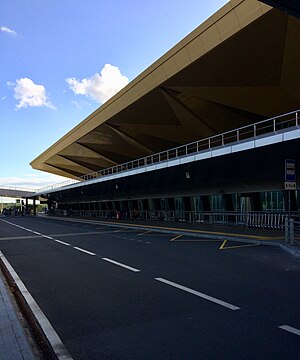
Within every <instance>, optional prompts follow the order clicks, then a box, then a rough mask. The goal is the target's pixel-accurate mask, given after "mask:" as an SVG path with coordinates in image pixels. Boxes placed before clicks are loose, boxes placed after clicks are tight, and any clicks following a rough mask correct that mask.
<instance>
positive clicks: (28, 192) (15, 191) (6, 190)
mask: <svg viewBox="0 0 300 360" xmlns="http://www.w3.org/2000/svg"><path fill="white" fill-rule="evenodd" d="M35 193H36V191H35V190H33V189H28V188H18V187H12V186H2V185H0V196H2V197H11V198H27V197H32V196H33V195H34V194H35Z"/></svg>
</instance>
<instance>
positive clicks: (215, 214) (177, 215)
mask: <svg viewBox="0 0 300 360" xmlns="http://www.w3.org/2000/svg"><path fill="white" fill-rule="evenodd" d="M52 214H53V215H59V216H74V217H89V218H101V219H115V220H145V221H167V222H186V223H191V224H210V225H221V226H239V227H248V228H259V229H270V230H280V231H283V230H284V229H285V228H286V219H287V218H288V214H287V213H285V212H263V211H262V212H237V211H205V212H198V211H197V212H194V211H183V210H174V211H171V210H169V211H166V210H155V211H149V210H131V211H127V210H126V211H124V210H123V211H118V210H66V209H55V210H54V211H53V212H52ZM292 215H293V217H294V218H296V219H299V218H300V213H299V212H295V213H292ZM295 224H298V225H297V226H298V227H297V229H298V232H297V234H298V235H297V236H298V237H299V239H300V222H299V223H296V222H295ZM295 228H296V225H295Z"/></svg>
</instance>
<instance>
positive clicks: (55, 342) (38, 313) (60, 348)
mask: <svg viewBox="0 0 300 360" xmlns="http://www.w3.org/2000/svg"><path fill="white" fill-rule="evenodd" d="M0 258H1V261H2V262H3V263H4V265H5V267H6V269H7V271H8V272H9V273H10V275H11V277H12V279H13V281H14V283H15V285H16V286H17V288H18V290H19V291H20V293H21V294H22V296H23V297H24V299H25V302H26V303H27V305H28V306H29V308H30V310H31V312H32V313H33V316H34V318H35V320H36V321H35V322H36V323H37V324H38V326H39V328H40V329H41V331H42V332H43V333H44V335H45V337H46V338H47V340H48V341H49V344H50V346H51V347H52V349H53V351H54V353H55V355H56V357H57V359H59V360H72V359H73V358H72V357H71V355H70V354H69V352H68V350H67V349H66V348H65V346H64V344H63V343H62V341H61V339H60V337H59V336H58V334H57V332H56V331H55V330H54V328H53V327H52V325H51V323H50V322H49V320H48V319H47V317H46V315H45V314H44V313H43V311H42V310H41V308H40V307H39V306H38V304H37V303H36V302H35V300H34V299H33V297H32V296H31V294H30V293H29V291H28V290H27V288H26V287H25V285H24V283H23V282H22V280H21V279H20V278H19V276H18V274H17V273H16V272H15V270H14V268H13V267H12V266H11V265H10V263H9V262H8V260H7V259H6V257H5V256H4V255H3V254H2V252H1V251H0Z"/></svg>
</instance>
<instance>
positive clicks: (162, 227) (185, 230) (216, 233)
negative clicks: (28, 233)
mask: <svg viewBox="0 0 300 360" xmlns="http://www.w3.org/2000/svg"><path fill="white" fill-rule="evenodd" d="M64 220H65V219H64ZM100 222H101V223H102V224H108V225H109V224H118V225H120V223H117V222H113V221H112V222H105V221H100ZM123 225H124V226H127V228H128V226H129V227H136V228H139V227H144V228H149V229H162V230H173V231H174V230H176V231H182V232H189V233H196V234H212V235H228V236H233V237H240V236H241V235H242V236H243V237H244V238H249V239H257V240H270V239H272V237H270V236H258V235H249V234H240V233H225V232H220V231H209V230H194V229H182V228H174V227H164V226H153V225H139V224H128V223H123Z"/></svg>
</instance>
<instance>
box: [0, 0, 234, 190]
mask: <svg viewBox="0 0 300 360" xmlns="http://www.w3.org/2000/svg"><path fill="white" fill-rule="evenodd" d="M226 2H227V1H226V0H210V1H205V0H185V1H174V0H152V1H148V0H147V1H146V0H140V1H138V0H84V1H82V0H9V1H1V2H0V51H1V56H0V137H1V151H0V165H1V166H0V185H10V186H23V187H36V188H38V187H42V186H45V185H48V184H49V183H55V182H59V181H62V180H63V178H59V177H56V176H54V175H51V174H47V173H44V172H40V171H36V170H33V169H32V168H31V166H30V165H29V163H30V161H32V160H33V159H34V158H35V157H37V156H38V155H39V154H41V153H42V152H43V151H44V150H46V149H47V148H48V147H49V146H50V145H52V144H53V143H54V142H55V141H57V140H58V139H59V138H60V137H61V136H63V135H64V134H65V133H66V132H67V131H68V130H70V129H71V128H73V127H74V126H75V125H77V124H78V123H79V122H80V121H82V120H83V119H84V118H85V117H87V116H88V115H89V114H90V113H91V112H92V111H94V110H95V109H97V108H98V107H99V106H100V105H101V103H103V102H104V101H106V100H107V99H108V98H109V96H111V95H112V94H114V93H115V92H116V91H118V90H119V89H120V88H122V87H123V86H124V85H126V84H127V82H128V81H131V80H133V79H134V78H135V77H136V76H137V75H138V74H140V73H141V72H142V71H143V70H145V69H146V68H147V67H148V66H149V65H151V64H152V63H153V62H154V61H155V60H156V59H158V58H159V57H160V56H162V55H163V54H164V53H165V52H166V51H167V50H169V49H170V48H171V47H173V46H174V45H175V44H176V43H177V42H178V41H180V40H181V39H182V38H184V37H185V36H186V35H187V34H188V33H190V32H191V31H192V30H193V29H194V28H196V27H197V26H198V25H200V24H201V23H202V22H203V21H204V20H205V19H207V18H208V17H209V16H210V15H212V14H213V13H214V12H215V11H216V10H218V9H219V8H220V7H221V6H222V5H224V4H225V3H226Z"/></svg>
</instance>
